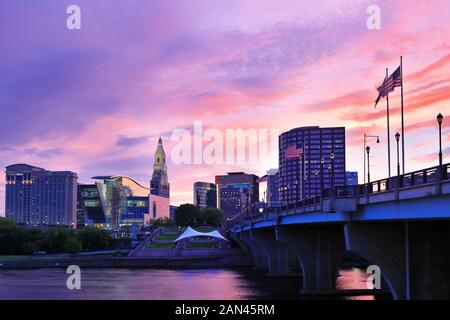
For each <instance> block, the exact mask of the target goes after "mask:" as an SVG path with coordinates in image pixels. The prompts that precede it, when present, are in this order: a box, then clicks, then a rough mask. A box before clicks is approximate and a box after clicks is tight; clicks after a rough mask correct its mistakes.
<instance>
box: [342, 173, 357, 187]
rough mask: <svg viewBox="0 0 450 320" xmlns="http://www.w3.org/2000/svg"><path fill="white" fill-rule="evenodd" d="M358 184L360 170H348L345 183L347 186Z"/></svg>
mask: <svg viewBox="0 0 450 320" xmlns="http://www.w3.org/2000/svg"><path fill="white" fill-rule="evenodd" d="M357 184H358V172H357V171H347V172H346V173H345V185H346V186H356V185H357Z"/></svg>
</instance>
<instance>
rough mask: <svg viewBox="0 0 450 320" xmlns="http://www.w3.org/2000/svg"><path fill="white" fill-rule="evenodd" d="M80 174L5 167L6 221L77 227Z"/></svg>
mask: <svg viewBox="0 0 450 320" xmlns="http://www.w3.org/2000/svg"><path fill="white" fill-rule="evenodd" d="M77 179H78V177H77V174H76V173H74V172H71V171H48V170H45V169H43V168H38V167H34V166H31V165H28V164H13V165H10V166H8V167H6V197H5V213H6V218H8V219H11V220H14V221H16V222H17V223H18V224H21V225H26V226H53V225H63V226H70V227H74V228H76V225H77Z"/></svg>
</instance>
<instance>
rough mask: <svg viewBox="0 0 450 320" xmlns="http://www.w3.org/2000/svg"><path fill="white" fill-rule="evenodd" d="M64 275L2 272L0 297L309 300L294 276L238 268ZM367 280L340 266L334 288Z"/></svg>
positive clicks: (60, 271)
mask: <svg viewBox="0 0 450 320" xmlns="http://www.w3.org/2000/svg"><path fill="white" fill-rule="evenodd" d="M68 276H69V275H68V274H66V272H65V270H64V269H30V270H0V299H1V300H5V299H26V300H28V299H63V300H66V299H74V300H77V299H86V300H93V299H94V300H95V299H106V300H117V299H130V300H135V299H145V300H178V299H179V300H184V299H193V300H198V299H217V300H231V299H237V300H244V299H263V298H268V299H271V298H272V299H274V298H275V299H311V298H307V297H300V296H299V295H298V292H299V290H300V281H299V278H298V277H281V278H274V277H266V276H264V274H259V273H255V272H248V271H240V270H223V269H208V270H159V269H158V270H156V269H83V270H82V274H81V287H82V288H81V290H68V289H67V287H66V280H67V277H68ZM366 278H367V275H366V274H365V273H364V272H363V271H362V270H360V269H355V268H353V269H345V270H341V271H340V276H339V277H338V278H337V287H338V288H342V289H351V288H366V287H365V286H366ZM334 298H337V299H343V297H334ZM351 298H357V299H361V298H364V299H373V296H365V297H351Z"/></svg>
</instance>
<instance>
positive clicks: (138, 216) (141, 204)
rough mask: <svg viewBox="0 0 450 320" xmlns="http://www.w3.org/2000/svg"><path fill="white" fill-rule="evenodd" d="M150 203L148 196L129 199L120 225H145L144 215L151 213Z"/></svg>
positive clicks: (126, 201)
mask: <svg viewBox="0 0 450 320" xmlns="http://www.w3.org/2000/svg"><path fill="white" fill-rule="evenodd" d="M148 201H149V198H148V196H147V197H133V196H130V197H127V199H126V200H125V210H124V212H123V213H122V216H121V219H120V223H121V224H125V225H132V224H143V223H144V215H145V214H148V213H149V207H148Z"/></svg>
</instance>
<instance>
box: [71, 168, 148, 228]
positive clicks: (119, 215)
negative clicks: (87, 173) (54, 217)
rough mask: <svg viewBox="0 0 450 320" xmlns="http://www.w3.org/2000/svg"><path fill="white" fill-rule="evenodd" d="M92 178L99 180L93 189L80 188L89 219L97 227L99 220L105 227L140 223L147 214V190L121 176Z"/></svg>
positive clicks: (91, 186)
mask: <svg viewBox="0 0 450 320" xmlns="http://www.w3.org/2000/svg"><path fill="white" fill-rule="evenodd" d="M92 179H95V180H100V181H98V182H96V183H95V189H96V190H95V189H94V188H93V187H94V185H85V186H80V188H81V192H82V193H83V194H84V197H85V198H84V206H85V207H86V209H87V212H88V218H89V219H91V220H93V221H96V223H97V224H98V223H102V221H103V223H104V227H106V228H116V227H118V226H120V225H122V224H131V223H141V224H143V223H144V214H145V213H148V212H149V210H148V197H149V191H150V190H149V188H147V187H144V186H142V185H141V184H139V183H138V182H136V181H135V180H133V179H131V178H129V177H125V176H96V177H92ZM100 206H101V211H100ZM89 213H92V214H93V215H91V216H90V215H89ZM130 221H132V222H130Z"/></svg>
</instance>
